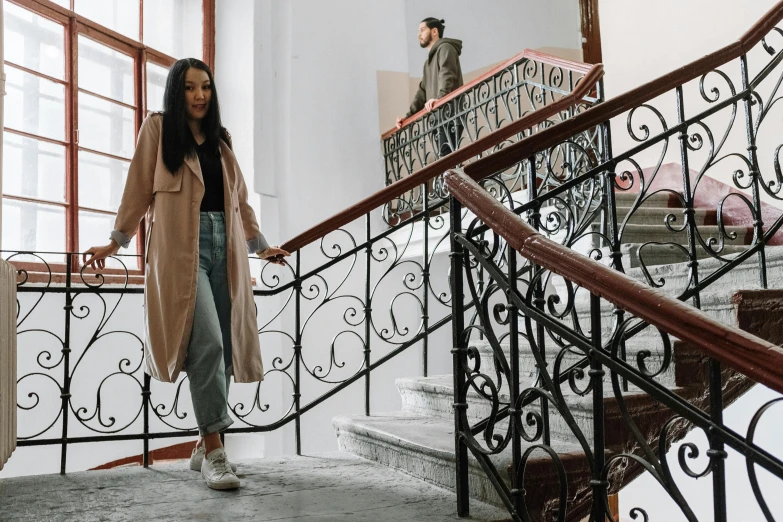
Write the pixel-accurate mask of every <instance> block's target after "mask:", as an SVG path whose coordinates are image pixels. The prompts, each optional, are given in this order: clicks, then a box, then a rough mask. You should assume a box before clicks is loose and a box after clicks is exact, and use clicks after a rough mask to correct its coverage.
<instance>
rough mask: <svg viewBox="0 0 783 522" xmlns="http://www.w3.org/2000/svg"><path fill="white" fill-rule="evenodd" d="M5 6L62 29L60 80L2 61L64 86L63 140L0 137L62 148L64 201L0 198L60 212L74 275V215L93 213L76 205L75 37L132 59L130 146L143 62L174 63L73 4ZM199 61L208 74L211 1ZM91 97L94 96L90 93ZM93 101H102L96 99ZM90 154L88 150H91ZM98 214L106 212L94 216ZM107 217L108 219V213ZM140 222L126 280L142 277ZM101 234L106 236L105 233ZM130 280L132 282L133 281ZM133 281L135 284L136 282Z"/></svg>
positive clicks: (46, 1) (140, 104)
mask: <svg viewBox="0 0 783 522" xmlns="http://www.w3.org/2000/svg"><path fill="white" fill-rule="evenodd" d="M0 1H1V0H0ZM7 1H8V2H10V3H12V4H14V5H16V6H18V7H21V8H23V9H27V10H29V11H31V12H33V13H35V14H37V15H39V16H42V17H44V18H47V19H49V20H51V21H53V22H55V23H58V24H60V25H62V26H63V29H64V30H63V36H64V61H65V64H64V65H65V69H64V76H63V79H62V80H60V79H57V78H52V77H50V76H48V75H46V74H43V73H40V72H37V71H32V70H29V69H27V68H25V67H22V66H20V65H18V64H14V63H13V62H9V61H5V62H4V63H5V64H6V65H8V66H10V67H13V68H14V69H17V70H20V71H24V72H26V73H29V74H33V75H35V76H37V77H39V78H43V79H46V80H49V81H53V82H55V83H58V84H60V85H64V88H65V135H64V139H63V141H59V140H56V139H51V138H46V137H43V136H37V135H33V134H29V133H26V132H23V131H21V130H18V129H9V128H7V127H5V126H4V128H3V131H4V132H10V133H11V134H14V135H18V136H22V137H27V138H32V139H36V140H39V141H43V142H48V143H54V144H57V145H60V146H64V147H65V180H64V182H65V201H64V202H55V201H49V200H45V199H37V198H29V197H24V196H17V195H11V194H2V195H0V197H2V198H3V199H10V200H15V201H25V202H31V203H43V204H47V205H53V206H58V207H61V208H64V209H65V245H66V248H65V250H66V252H68V253H70V254H71V255H72V259H71V263H70V264H71V267H72V272H74V273H75V272H79V271H80V270H81V259H80V256H79V254H78V252H79V251H80V249H79V211H80V210H85V211H88V212H90V211H94V210H96V209H90V208H86V207H85V208H82V207H80V205H79V165H78V164H79V151H80V150H82V149H81V147H80V145H79V141H78V131H79V118H78V116H79V112H78V111H79V92H85V93H87V94H90V91H89V90H87V89H80V88H79V83H78V79H79V78H78V60H79V54H78V49H79V36H80V35H82V36H84V37H86V38H89V39H90V40H93V41H95V42H98V43H99V44H101V45H105V46H107V47H109V48H111V49H113V50H115V51H118V52H120V53H122V54H125V55H127V56H129V57H131V58H132V59H133V63H134V75H133V86H134V101H133V105H134V106H133V109H134V110H135V118H134V125H135V133H134V143H135V142H136V141H137V140H138V133H139V129H140V128H141V124H142V122H143V121H144V118H145V116H146V114H147V107H148V104H147V77H146V76H147V74H146V70H147V67H146V65H147V63H148V62H149V63H153V64H155V65H158V66H162V67H165V68H169V67H171V65H173V64H174V62H175V61H176V58H173V57H172V56H169V55H168V54H166V53H164V52H161V51H158V50H157V49H154V48H152V47H149V46H147V45H145V44H144V43H142V42H140V41H136V40H134V39H132V38H130V37H128V36H125V35H122V34H120V33H118V32H116V31H114V30H112V29H109V28H108V27H105V26H103V25H101V24H98V23H97V22H94V21H92V20H90V19H88V18H86V17H84V16H83V15H79V14H77V13H76V12H75V11H73V8H74V0H70V9H67V8H65V7H62V6H60V5H58V4H56V3H54V2H52V1H51V0H7ZM138 2H139V37H140V38H141V40H143V39H144V0H138ZM202 24H203V25H202V60H203V61H204V62H205V63H206V64H207V65H209V67H210V68H212V69H213V70H214V61H215V0H202ZM92 94H93V95H95V93H92ZM98 97H99V98H104V99H106V98H105V97H101V96H100V95H98ZM110 101H111V102H112V103H117V104H119V105H121V106H129V105H128V104H125V103H122V102H119V101H118V100H110ZM91 152H92V151H91ZM98 154H101V155H104V156H107V157H112V155H111V154H104V153H100V152H99V153H98ZM100 213H104V214H105V213H106V212H104V211H100ZM111 214H114V213H113V212H112V213H111ZM145 221H146V218H144V219H142V221H141V223H140V225H139V230H138V231H137V234H136V255H138V256H139V257H137V258H136V259H137V264H136V266H135V267H133V266H129V267H128V272H129V275H131V276H139V275H143V274H144V263H143V261H142V260H143V259H144V258H145V256H146V252H145V251H144V250H145V245H146V238H145V235H146V233H145V231H146V224H145ZM108 232H109V231H108V230H107V234H108ZM24 264H25V266H26V268H34V267H36V266H37V267H39V268H43V271H44V272H48V271H49V270H51V271H52V273H63V272H65V271H66V266H67V265H66V263H65V262H64V261H63V263H50V264H49V267H48V268H46V267H44V266H43V264H42V263H24ZM104 273H105V274H107V275H123V276H124V275H125V270H122V269H111V268H107V269H106V270H104ZM134 279H136V278H134ZM136 282H137V281H136Z"/></svg>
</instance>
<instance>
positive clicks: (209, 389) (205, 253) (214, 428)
mask: <svg viewBox="0 0 783 522" xmlns="http://www.w3.org/2000/svg"><path fill="white" fill-rule="evenodd" d="M198 248H199V267H198V275H197V276H196V308H195V312H194V315H193V330H192V331H191V334H190V342H189V344H188V353H187V356H186V357H185V372H186V373H187V375H188V380H189V381H190V396H191V398H192V400H193V410H194V412H195V414H196V421H197V422H198V430H199V433H200V434H201V436H204V435H208V434H210V433H215V432H220V431H223V430H225V429H226V428H228V427H229V426H231V424H233V423H234V421H233V420H232V419H231V417H230V416H229V414H228V388H229V384H230V381H231V375H232V374H233V366H232V357H231V299H230V296H229V293H228V276H227V273H226V218H225V215H224V213H223V212H202V213H201V216H200V224H199V237H198Z"/></svg>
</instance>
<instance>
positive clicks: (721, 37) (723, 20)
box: [600, 0, 783, 207]
mask: <svg viewBox="0 0 783 522" xmlns="http://www.w3.org/2000/svg"><path fill="white" fill-rule="evenodd" d="M775 4H776V2H775V1H774V0H758V1H754V2H736V1H733V0H717V1H712V0H690V1H687V2H682V1H676V0H663V1H661V2H655V3H650V2H642V1H641V0H630V1H629V0H605V1H602V2H601V5H600V21H601V38H602V50H603V62H604V67H605V70H606V75H605V77H604V85H605V89H606V96H607V98H611V97H614V96H617V95H619V94H622V93H624V92H626V91H628V90H630V89H632V88H635V87H638V86H640V85H642V84H644V83H646V82H649V81H652V80H654V79H656V78H658V77H660V76H662V75H663V74H665V73H668V72H671V71H673V70H675V69H677V68H679V67H682V66H684V65H686V64H688V63H690V62H692V61H694V60H697V59H699V58H701V57H703V56H705V55H707V54H710V53H713V52H715V51H717V50H719V49H721V48H723V47H725V46H726V45H729V44H731V43H733V42H736V41H737V40H738V39H739V38H740V37H741V36H742V34H743V33H744V32H745V31H747V30H748V29H750V27H751V26H752V25H753V24H754V23H756V22H757V21H758V19H759V18H761V17H762V16H763V15H764V14H765V13H766V12H767V11H768V10H769V9H770V8H771V7H772V6H774V5H775ZM780 41H781V39H780V37H779V36H777V35H775V36H772V38H771V40H770V43H771V44H772V46H773V47H778V48H779V47H780V45H781V43H780ZM748 59H749V75H750V78H753V77H754V76H755V75H756V74H758V73H759V72H760V70H761V68H762V67H763V66H764V65H766V64H767V63H768V61H769V59H770V56H769V55H768V54H767V53H766V52H765V51H764V50H763V49H762V47H761V45H757V46H756V47H755V48H754V49H752V50H751V51H750V52H749V53H748ZM719 69H720V70H721V71H722V72H724V73H725V74H726V75H727V76H728V77H729V79H730V80H731V82H732V83H733V87H734V89H736V90H741V89H742V79H741V73H740V71H741V69H740V60H739V59H736V60H732V61H731V62H729V63H727V64H725V65H723V66H721V67H720V68H719ZM779 74H780V73H779V71H776V72H773V74H772V75H771V77H769V78H767V79H766V80H765V81H764V82H763V83H762V85H761V86H760V87H759V89H758V90H759V92H760V93H761V94H762V96H763V97H764V98H765V101H766V96H767V93H769V92H771V90H772V86H773V85H774V83H775V82H776V80H777V77H778V75H779ZM713 87H716V88H718V89H719V90H720V96H721V98H720V99H721V100H724V99H726V98H727V97H728V96H730V87H729V86H728V84H727V83H726V82H725V81H724V80H723V79H721V78H719V77H718V76H717V75H715V74H710V75H709V76H708V77H707V78H706V80H705V91H706V92H707V95H708V96H712V94H711V93H710V90H711V89H712V88H713ZM699 89H700V85H699V79H698V78H697V79H695V80H693V81H691V82H688V83H687V84H685V85H684V86H683V92H684V107H685V114H686V117H688V116H692V115H695V114H697V113H699V112H701V111H704V110H706V109H707V108H709V107H711V106H712V105H714V104H711V103H709V102H707V101H706V100H705V99H704V98H703V96H702V94H701V93H700V90H699ZM651 104H652V105H653V106H654V107H655V108H656V109H658V110H660V111H661V113H662V114H663V116H664V117H665V118H666V121H667V123H668V124H669V125H670V126H671V125H673V124H675V123H676V122H677V112H676V99H675V94H674V92H673V91H670V92H667V93H665V94H663V95H661V96H659V97H658V98H656V99H655V100H653V101H652V102H651ZM753 110H754V111H755V112H754V114H756V113H757V111H758V106H756V107H754V108H753ZM728 114H729V111H728V110H723V111H721V112H719V113H718V114H716V115H714V116H712V117H710V119H708V120H707V124H708V125H709V126H710V128H711V130H712V131H713V133H714V135H715V138H716V140H719V139H720V137H721V136H722V135H723V133H724V129H726V128H727V125H728V123H729V117H728ZM626 116H627V113H626V114H622V115H620V116H618V117H616V118H615V119H614V120H613V121H612V128H613V135H612V142H613V148H614V153H615V154H618V153H621V152H623V151H625V150H628V149H629V148H631V147H633V146H636V145H638V142H636V141H634V140H632V139H631V137H630V136H629V134H628V131H627V129H626V125H627V119H626ZM782 116H783V112H781V108H780V107H775V108H774V109H773V112H772V113H771V116H770V117H768V118H767V119H766V121H765V123H764V125H763V126H762V127H761V130H760V132H759V133H758V137H757V146H758V152H757V154H758V158H759V164H760V166H761V169H762V173H766V174H765V175H766V177H767V179H768V180H771V179H773V178H774V174H773V173H774V170H773V168H774V167H773V158H774V151H775V149H776V148H777V146H778V145H779V144H780V140H779V139H778V136H779V135H780V132H781V131H783V127H782V126H781V125H780V121H781V117H782ZM642 124H646V125H648V126H649V129H650V132H651V134H652V135H655V134H658V133H659V132H661V125H660V123H659V122H658V120H657V118H656V117H655V116H653V115H652V114H651V113H650V112H649V111H646V110H640V111H638V113H637V114H636V116H635V119H634V124H633V128H634V129H637V132H638V128H639V127H640V125H642ZM696 131H697V129H695V128H691V132H696ZM639 134H642V133H641V132H640V133H639ZM701 134H702V137H704V138H705V139H706V135H705V133H704V132H703V131H702V132H701ZM708 148H709V147H708V146H705V147H703V148H702V150H701V151H698V152H691V153H690V154H689V156H690V168H691V169H693V170H696V171H698V170H699V169H700V168H701V167H702V165H704V164H705V162H706V160H707V152H708ZM727 152H737V153H740V154H743V155H747V136H746V129H745V109H744V106H743V104H741V103H740V104H739V106H738V112H737V119H736V121H735V122H734V124H733V126H732V127H731V129H730V132H729V134H728V139H727V141H726V144H725V145H724V147H723V149H722V153H727ZM660 154H661V148H660V147H654V148H653V149H650V150H648V151H646V152H643V153H641V154H639V155H637V156H636V157H635V159H636V160H638V161H639V162H640V163H641V167H642V168H646V167H652V166H653V165H655V164H656V162H657V161H658V157H659V155H660ZM721 155H722V154H721ZM669 162H676V163H681V160H680V150H679V144H678V143H677V141H676V140H670V142H669V149H668V151H667V152H666V156H665V158H664V163H669ZM622 166H623V167H628V166H629V165H627V164H626V165H622ZM736 169H744V170H747V168H746V167H744V165H743V164H742V163H741V162H739V161H738V160H736V159H733V158H732V159H730V160H729V161H724V162H722V164H721V165H718V166H716V167H715V168H711V169H709V170H708V171H707V176H710V177H713V178H715V179H718V180H720V181H722V182H724V183H727V184H731V183H732V181H731V179H732V174H733V173H734V171H735V170H736ZM762 199H763V201H765V202H768V203H771V204H773V205H776V206H778V207H783V203H781V202H780V201H777V200H774V199H772V198H769V197H766V195H765V194H762Z"/></svg>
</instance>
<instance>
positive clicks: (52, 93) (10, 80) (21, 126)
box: [4, 67, 65, 141]
mask: <svg viewBox="0 0 783 522" xmlns="http://www.w3.org/2000/svg"><path fill="white" fill-rule="evenodd" d="M5 72H6V80H7V81H6V92H7V94H6V97H5V105H4V106H5V115H4V116H5V126H6V127H9V128H12V129H16V130H21V131H24V132H28V133H30V134H35V135H37V136H43V137H46V138H52V139H55V140H61V141H64V140H65V86H64V85H60V84H58V83H54V82H51V81H49V80H45V79H43V78H39V77H38V76H35V75H34V74H30V73H26V72H23V71H20V70H19V69H15V68H13V67H6V69H5Z"/></svg>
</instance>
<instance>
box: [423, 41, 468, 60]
mask: <svg viewBox="0 0 783 522" xmlns="http://www.w3.org/2000/svg"><path fill="white" fill-rule="evenodd" d="M442 45H451V46H452V47H454V49H455V50H456V51H457V56H459V55H461V54H462V40H457V39H455V38H441V39H440V40H438V41H437V42H435V45H433V46H432V49H430V54H429V57H428V58H427V59H428V60H430V59H432V57H433V56H435V53H436V52H437V51H438V48H439V47H440V46H442Z"/></svg>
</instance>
